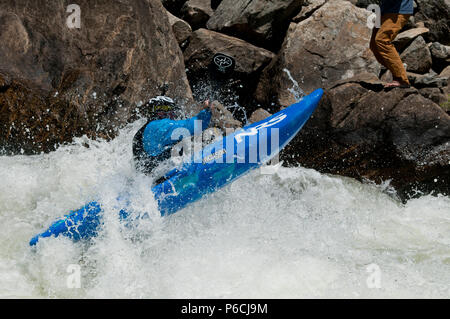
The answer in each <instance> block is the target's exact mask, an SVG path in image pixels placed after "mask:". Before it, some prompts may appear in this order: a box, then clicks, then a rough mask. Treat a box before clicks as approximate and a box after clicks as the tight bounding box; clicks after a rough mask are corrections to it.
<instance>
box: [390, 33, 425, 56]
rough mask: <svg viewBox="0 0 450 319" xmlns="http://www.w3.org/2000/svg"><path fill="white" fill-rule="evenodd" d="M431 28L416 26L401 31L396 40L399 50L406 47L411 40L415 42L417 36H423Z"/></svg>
mask: <svg viewBox="0 0 450 319" xmlns="http://www.w3.org/2000/svg"><path fill="white" fill-rule="evenodd" d="M429 31H430V30H429V29H428V28H414V29H410V30H406V31H404V32H401V33H400V34H399V35H397V37H396V38H395V40H394V44H395V46H396V47H397V49H398V50H399V51H402V50H403V49H404V48H406V47H407V46H408V45H409V44H411V42H413V41H414V40H415V39H416V38H417V37H419V36H423V35H424V34H426V33H428V32H429Z"/></svg>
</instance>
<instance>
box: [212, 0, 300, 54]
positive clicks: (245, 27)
mask: <svg viewBox="0 0 450 319" xmlns="http://www.w3.org/2000/svg"><path fill="white" fill-rule="evenodd" d="M302 4H303V0H223V1H222V2H221V3H220V5H219V7H218V8H217V10H216V11H215V13H214V14H213V16H212V17H211V19H210V20H209V21H208V23H207V28H208V29H211V30H215V31H219V32H224V33H227V34H229V35H232V36H236V37H239V38H241V39H244V40H246V41H248V42H250V43H253V44H255V45H257V46H262V47H265V48H271V49H274V48H275V49H276V48H278V47H279V45H280V44H281V42H282V41H283V37H284V34H285V31H286V29H287V28H288V25H289V21H290V20H291V18H292V17H294V16H295V15H296V14H297V13H298V12H299V11H300V8H301V6H302Z"/></svg>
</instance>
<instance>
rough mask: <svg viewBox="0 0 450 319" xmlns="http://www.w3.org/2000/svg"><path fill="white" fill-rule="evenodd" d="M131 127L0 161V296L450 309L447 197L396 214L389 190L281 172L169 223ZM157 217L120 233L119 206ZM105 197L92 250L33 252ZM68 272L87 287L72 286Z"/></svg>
mask: <svg viewBox="0 0 450 319" xmlns="http://www.w3.org/2000/svg"><path fill="white" fill-rule="evenodd" d="M142 124H143V123H141V122H136V123H134V124H132V125H130V126H128V127H127V128H125V129H123V130H122V131H121V134H120V135H119V137H118V138H116V139H114V140H113V141H111V142H105V141H92V140H88V139H86V138H79V139H77V140H76V141H75V143H74V144H73V145H69V146H64V147H61V148H59V149H58V150H57V151H56V152H53V153H51V154H43V155H37V156H14V157H7V156H1V157H0V181H1V182H0V221H1V222H0V298H41V297H44V298H103V297H112V298H118V297H123V298H306V297H308V298H318V297H325V298H338V297H345V298H379V297H393V298H397V297H406V298H412V297H418V298H426V297H432V298H439V297H443V298H449V297H450V199H449V198H448V197H444V196H438V197H433V196H423V197H421V198H418V199H414V200H410V201H409V202H408V203H407V204H402V203H401V202H399V201H397V200H396V199H395V196H392V195H390V194H389V188H388V187H387V186H384V187H381V186H375V185H371V184H363V183H359V182H357V181H355V180H352V179H347V178H341V177H335V176H328V175H323V174H320V173H318V172H316V171H314V170H309V169H304V168H301V167H298V168H281V169H280V170H279V171H278V172H277V173H276V174H273V175H262V174H260V172H259V171H254V172H253V173H251V174H249V175H247V176H246V177H244V178H241V179H239V180H238V181H236V182H234V183H233V184H231V185H229V186H228V187H226V188H224V189H222V190H220V191H218V192H217V193H215V194H212V195H210V196H208V197H206V198H204V199H203V200H201V201H199V202H197V203H195V204H194V205H191V206H189V207H188V208H186V209H184V210H182V211H180V212H179V213H177V214H175V215H172V216H170V217H160V216H159V213H158V211H157V209H156V203H155V201H154V200H153V199H152V194H151V191H150V187H148V185H150V184H151V182H152V181H151V180H149V178H147V177H143V176H139V175H137V174H136V172H135V170H134V168H133V163H132V150H131V142H132V138H133V135H134V133H135V132H136V131H137V130H138V128H139V127H140V125H142ZM86 146H89V147H86ZM124 189H127V190H128V191H130V192H131V193H132V196H131V198H132V207H133V210H134V211H136V212H146V213H148V215H149V217H150V218H149V219H146V220H143V221H141V223H140V224H139V225H136V226H135V227H133V228H127V227H126V226H124V225H123V224H121V223H120V221H119V219H118V214H117V208H116V207H115V204H116V198H117V196H118V195H119V194H120V192H122V191H123V190H124ZM95 199H100V200H101V202H102V203H103V204H104V206H105V224H104V227H103V229H102V231H101V233H100V236H99V237H98V238H96V239H95V240H93V241H92V242H90V243H81V242H80V243H73V242H71V241H70V240H68V239H66V238H62V237H61V238H57V239H54V238H52V239H46V240H41V242H40V243H39V244H38V246H37V247H36V249H31V248H30V247H29V245H28V242H29V240H30V238H31V237H32V236H34V235H35V234H37V233H38V232H41V231H42V230H44V229H45V228H46V227H48V226H49V225H50V223H51V222H52V221H54V220H55V219H57V218H59V217H61V216H62V215H63V214H65V213H67V212H68V211H69V210H72V209H76V208H79V207H80V206H82V205H83V204H84V203H86V202H88V201H91V200H95ZM73 265H75V266H77V267H79V268H78V269H79V270H80V273H79V274H80V288H73V287H70V285H69V284H68V278H69V276H71V275H72V274H73V273H72V272H71V271H70V269H73V268H70V267H73Z"/></svg>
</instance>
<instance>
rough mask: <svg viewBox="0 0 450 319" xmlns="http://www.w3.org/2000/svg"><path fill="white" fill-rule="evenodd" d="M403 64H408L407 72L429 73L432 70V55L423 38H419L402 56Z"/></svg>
mask: <svg viewBox="0 0 450 319" xmlns="http://www.w3.org/2000/svg"><path fill="white" fill-rule="evenodd" d="M400 57H401V59H402V61H403V63H406V64H407V71H410V72H416V73H422V74H423V73H427V72H428V71H429V70H430V69H431V65H432V59H431V53H430V50H429V49H428V46H427V44H426V42H425V40H424V39H423V37H421V36H419V37H417V38H416V39H415V40H414V41H413V42H412V43H411V45H410V46H408V48H406V49H405V51H403V53H402V54H401V55H400Z"/></svg>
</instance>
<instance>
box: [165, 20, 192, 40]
mask: <svg viewBox="0 0 450 319" xmlns="http://www.w3.org/2000/svg"><path fill="white" fill-rule="evenodd" d="M167 15H168V17H169V23H170V25H171V26H172V31H173V34H174V35H175V38H176V39H177V41H178V44H179V45H180V46H182V47H183V45H184V44H185V43H186V41H187V40H188V39H189V37H190V36H191V33H192V28H191V26H190V25H189V23H187V22H186V21H184V20H182V19H180V18H177V17H176V16H174V15H173V14H171V13H170V12H168V11H167Z"/></svg>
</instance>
